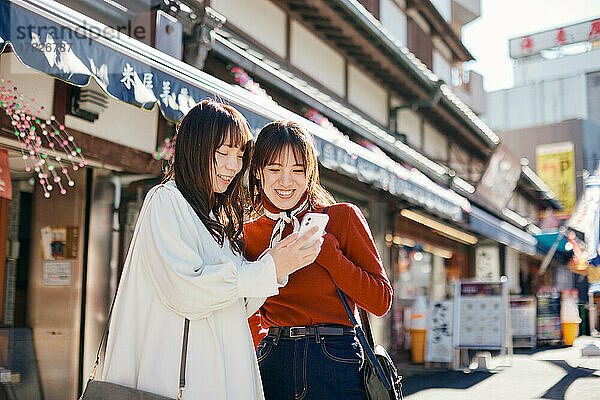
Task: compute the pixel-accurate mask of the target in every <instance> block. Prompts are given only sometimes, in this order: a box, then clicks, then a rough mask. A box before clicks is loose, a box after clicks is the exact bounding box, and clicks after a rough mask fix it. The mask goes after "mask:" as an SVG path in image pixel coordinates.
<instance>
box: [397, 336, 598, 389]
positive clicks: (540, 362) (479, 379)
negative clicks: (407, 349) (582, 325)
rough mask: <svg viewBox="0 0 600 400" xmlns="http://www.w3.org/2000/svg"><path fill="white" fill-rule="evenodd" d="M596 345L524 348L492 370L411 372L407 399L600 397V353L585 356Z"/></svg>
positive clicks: (579, 341)
mask: <svg viewBox="0 0 600 400" xmlns="http://www.w3.org/2000/svg"><path fill="white" fill-rule="evenodd" d="M590 343H594V344H596V345H597V346H598V347H600V339H598V338H591V337H589V336H582V337H579V338H577V339H576V340H575V343H574V344H573V346H569V347H558V348H557V347H545V348H539V349H537V350H521V349H518V350H517V351H516V354H514V355H513V356H512V359H511V360H508V359H503V358H501V357H495V358H493V359H492V362H491V363H490V364H491V367H492V368H493V367H494V366H496V368H495V369H493V370H492V371H491V372H479V371H476V372H475V371H471V372H467V373H465V372H462V371H446V372H435V373H425V374H421V375H409V376H406V378H405V379H403V392H404V396H405V399H406V400H434V399H435V400H439V399H444V400H455V399H456V400H458V399H460V400H468V399H483V400H496V399H510V400H525V399H565V400H600V356H582V355H581V350H582V348H584V347H585V346H586V345H588V344H590ZM502 364H504V365H508V364H510V366H504V367H503V366H502ZM401 372H402V371H401ZM421 372H425V371H423V370H422V371H421Z"/></svg>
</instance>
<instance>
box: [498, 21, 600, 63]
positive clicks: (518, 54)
mask: <svg viewBox="0 0 600 400" xmlns="http://www.w3.org/2000/svg"><path fill="white" fill-rule="evenodd" d="M595 40H600V19H593V20H590V21H585V22H581V23H578V24H573V25H569V26H565V27H562V28H556V29H550V30H547V31H543V32H538V33H534V34H532V35H526V36H520V37H517V38H514V39H510V40H509V42H508V46H509V49H510V56H511V57H512V58H522V57H528V56H532V55H534V54H539V53H540V52H541V51H543V50H548V49H552V48H555V47H560V46H564V45H569V44H574V43H580V42H585V41H595Z"/></svg>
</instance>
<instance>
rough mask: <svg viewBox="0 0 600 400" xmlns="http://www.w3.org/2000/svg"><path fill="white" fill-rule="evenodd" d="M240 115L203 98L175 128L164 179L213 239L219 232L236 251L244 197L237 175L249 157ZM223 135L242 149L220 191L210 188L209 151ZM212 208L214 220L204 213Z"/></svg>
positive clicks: (211, 152)
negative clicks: (233, 171)
mask: <svg viewBox="0 0 600 400" xmlns="http://www.w3.org/2000/svg"><path fill="white" fill-rule="evenodd" d="M250 137H251V136H250V129H249V128H248V122H247V121H246V118H244V116H243V115H242V114H241V113H240V112H239V111H238V110H236V109H235V108H233V107H232V106H230V105H227V104H222V103H219V102H217V101H215V100H203V101H201V102H200V103H198V104H197V105H196V106H195V107H194V108H192V109H191V110H190V111H189V112H188V113H187V114H186V115H185V117H183V120H182V121H181V122H180V123H179V125H178V127H177V135H176V139H175V153H174V155H173V158H172V159H171V163H170V165H169V169H168V171H167V173H166V175H165V179H164V181H167V180H169V179H174V180H175V184H176V185H177V189H179V191H180V192H181V194H182V195H183V197H184V198H185V199H186V200H187V202H188V203H189V204H190V206H191V207H192V208H193V209H194V211H195V212H196V215H198V218H200V221H202V223H203V224H204V225H205V226H206V228H207V229H208V231H209V232H210V233H211V235H212V236H213V237H214V238H215V240H217V242H218V243H219V244H221V245H222V244H223V241H224V240H225V237H226V238H227V239H228V240H229V242H230V243H231V247H232V249H234V250H235V251H237V252H238V253H241V252H242V249H243V236H242V229H243V218H244V205H245V204H246V200H247V199H246V197H245V195H244V188H243V186H242V179H243V176H244V173H245V171H246V169H247V168H248V164H249V162H250V156H251V150H252V142H251V141H250ZM228 138H229V140H230V143H229V144H230V145H231V146H236V147H237V146H240V147H241V148H242V150H244V158H243V163H242V169H241V170H240V172H238V173H237V174H236V176H235V177H234V178H233V180H232V181H231V183H230V184H229V186H228V187H227V190H226V191H225V192H224V193H215V192H214V189H213V186H212V174H213V170H214V164H215V152H216V150H217V149H218V148H219V147H220V146H222V145H223V144H224V142H225V140H227V139H228ZM211 211H212V212H213V214H214V216H215V218H216V221H215V220H214V219H212V218H210V212H211Z"/></svg>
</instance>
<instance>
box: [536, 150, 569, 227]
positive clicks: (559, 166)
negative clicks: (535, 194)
mask: <svg viewBox="0 0 600 400" xmlns="http://www.w3.org/2000/svg"><path fill="white" fill-rule="evenodd" d="M535 155H536V172H537V174H538V175H539V177H540V178H542V180H543V181H544V183H546V185H548V187H550V189H552V191H553V192H554V193H555V194H556V196H557V197H558V199H559V200H560V202H561V204H562V205H563V207H564V209H563V211H562V212H558V213H556V215H557V216H558V217H561V218H563V219H566V218H568V217H569V216H570V215H571V213H572V212H573V208H574V207H575V148H574V146H573V142H560V143H550V144H543V145H540V146H536V148H535Z"/></svg>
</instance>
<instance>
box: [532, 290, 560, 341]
mask: <svg viewBox="0 0 600 400" xmlns="http://www.w3.org/2000/svg"><path fill="white" fill-rule="evenodd" d="M537 337H538V341H543V342H547V343H550V344H557V343H559V342H560V340H561V339H562V331H561V323H560V291H559V290H558V289H556V288H541V289H540V290H539V291H538V293H537Z"/></svg>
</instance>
